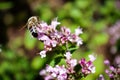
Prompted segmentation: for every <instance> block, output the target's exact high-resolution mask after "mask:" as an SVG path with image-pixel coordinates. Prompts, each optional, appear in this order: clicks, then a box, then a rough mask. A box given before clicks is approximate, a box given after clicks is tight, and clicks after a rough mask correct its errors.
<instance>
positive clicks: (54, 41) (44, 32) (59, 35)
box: [36, 18, 82, 58]
mask: <svg viewBox="0 0 120 80" xmlns="http://www.w3.org/2000/svg"><path fill="white" fill-rule="evenodd" d="M59 24H60V22H57V18H55V19H54V20H53V21H52V22H51V24H50V25H48V24H47V23H45V22H40V23H39V24H38V25H37V27H36V29H37V33H38V37H37V39H38V40H40V41H42V42H43V43H44V50H42V51H41V52H40V55H41V57H42V58H43V57H46V52H47V51H51V50H52V49H53V48H54V47H56V46H57V45H63V44H65V43H68V42H71V43H76V45H77V46H79V45H81V44H82V40H81V38H80V37H79V34H81V33H82V30H81V29H80V28H77V29H76V30H75V33H71V31H70V29H69V28H66V27H60V30H58V29H56V27H57V25H59Z"/></svg>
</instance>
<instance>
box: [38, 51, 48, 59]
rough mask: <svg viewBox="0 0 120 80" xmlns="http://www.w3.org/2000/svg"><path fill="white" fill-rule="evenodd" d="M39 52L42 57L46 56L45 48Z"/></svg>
mask: <svg viewBox="0 0 120 80" xmlns="http://www.w3.org/2000/svg"><path fill="white" fill-rule="evenodd" d="M39 54H40V55H41V58H44V57H46V51H45V50H43V51H41V52H40V53H39Z"/></svg>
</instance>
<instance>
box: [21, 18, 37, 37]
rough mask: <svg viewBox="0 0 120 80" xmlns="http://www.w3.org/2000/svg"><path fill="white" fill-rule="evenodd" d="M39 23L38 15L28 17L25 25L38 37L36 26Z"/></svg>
mask: <svg viewBox="0 0 120 80" xmlns="http://www.w3.org/2000/svg"><path fill="white" fill-rule="evenodd" d="M38 23H39V18H38V17H37V16H32V17H30V18H29V19H28V21H27V23H26V25H25V26H24V27H26V26H27V28H28V30H29V31H30V33H31V35H32V36H33V37H35V38H36V37H38V33H37V30H36V27H37V25H38ZM24 27H23V28H24Z"/></svg>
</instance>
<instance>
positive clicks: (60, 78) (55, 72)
mask: <svg viewBox="0 0 120 80" xmlns="http://www.w3.org/2000/svg"><path fill="white" fill-rule="evenodd" d="M40 73H41V74H40V75H43V76H44V79H57V80H67V70H66V69H65V67H64V65H63V66H59V65H56V66H55V67H52V66H49V65H47V67H46V69H45V70H44V72H43V70H42V71H41V72H40ZM44 73H46V74H44Z"/></svg>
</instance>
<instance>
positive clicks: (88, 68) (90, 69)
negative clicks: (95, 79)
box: [79, 58, 95, 75]
mask: <svg viewBox="0 0 120 80" xmlns="http://www.w3.org/2000/svg"><path fill="white" fill-rule="evenodd" d="M79 64H80V65H81V67H82V73H83V74H85V75H88V74H90V73H95V66H94V65H93V63H92V61H86V60H85V58H82V59H81V60H80V61H79Z"/></svg>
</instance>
